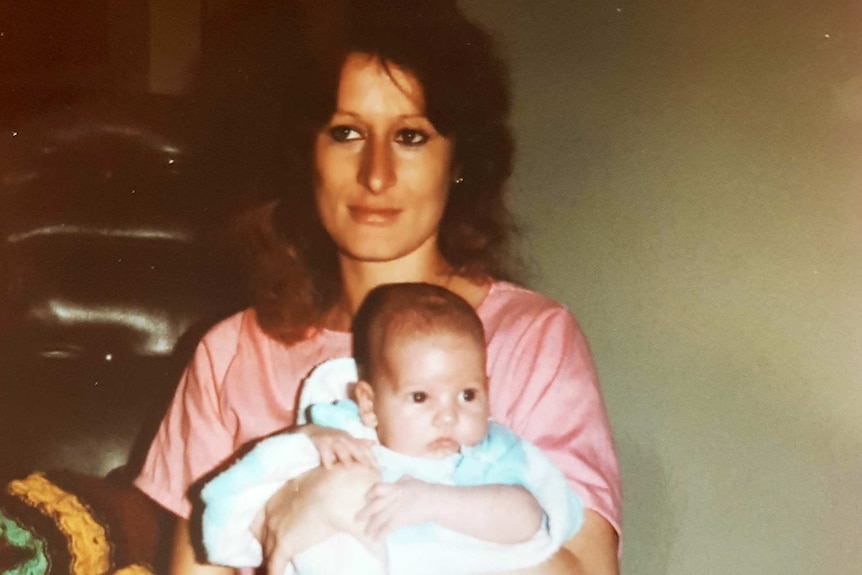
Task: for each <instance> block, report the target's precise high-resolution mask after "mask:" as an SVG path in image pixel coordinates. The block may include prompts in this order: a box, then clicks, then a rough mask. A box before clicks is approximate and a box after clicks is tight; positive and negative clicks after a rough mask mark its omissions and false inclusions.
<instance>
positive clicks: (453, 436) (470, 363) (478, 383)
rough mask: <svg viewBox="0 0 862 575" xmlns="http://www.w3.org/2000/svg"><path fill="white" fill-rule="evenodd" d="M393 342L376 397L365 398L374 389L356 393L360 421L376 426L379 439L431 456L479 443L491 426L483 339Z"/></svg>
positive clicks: (410, 452) (393, 446)
mask: <svg viewBox="0 0 862 575" xmlns="http://www.w3.org/2000/svg"><path fill="white" fill-rule="evenodd" d="M390 342H391V340H390ZM392 344H393V345H391V346H389V347H390V349H387V350H386V351H385V352H384V354H383V361H382V363H383V365H381V369H379V370H378V372H379V373H378V377H377V380H376V381H375V382H374V386H373V392H372V393H373V398H370V399H369V398H367V395H369V393H368V390H370V387H365V389H366V393H362V394H358V395H359V397H358V399H359V406H360V410H361V412H362V418H363V419H362V420H363V422H364V423H365V424H366V425H370V426H372V427H376V428H377V435H378V437H379V439H380V443H381V444H383V445H384V446H386V447H388V448H389V449H391V450H393V451H397V452H399V453H403V454H405V455H413V456H418V457H428V458H433V459H440V458H444V457H447V456H449V455H452V454H453V453H457V452H458V451H459V450H460V449H461V446H462V445H467V446H470V445H475V444H477V443H479V442H480V441H481V440H482V438H483V437H484V436H485V433H486V432H487V430H488V381H487V376H486V374H485V350H484V342H482V343H480V342H476V341H475V340H474V339H473V338H470V337H468V336H465V335H461V334H453V333H440V334H429V335H423V336H421V337H417V338H412V339H411V338H399V339H398V340H397V341H395V342H392ZM366 385H367V384H366ZM357 392H359V389H357ZM363 396H366V398H365V399H363Z"/></svg>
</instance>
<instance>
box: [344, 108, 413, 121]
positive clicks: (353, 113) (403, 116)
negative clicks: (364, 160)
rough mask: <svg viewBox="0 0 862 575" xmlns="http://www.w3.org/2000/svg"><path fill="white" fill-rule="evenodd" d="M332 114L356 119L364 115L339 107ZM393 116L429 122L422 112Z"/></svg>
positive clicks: (400, 118)
mask: <svg viewBox="0 0 862 575" xmlns="http://www.w3.org/2000/svg"><path fill="white" fill-rule="evenodd" d="M332 115H333V116H350V117H351V118H357V119H361V118H363V117H364V116H363V115H362V114H358V113H356V112H351V111H349V110H339V109H336V110H335V111H334V112H333V113H332ZM394 117H395V118H397V119H399V120H425V121H428V122H430V120H429V119H428V116H426V115H425V114H422V113H416V114H399V115H397V116H394Z"/></svg>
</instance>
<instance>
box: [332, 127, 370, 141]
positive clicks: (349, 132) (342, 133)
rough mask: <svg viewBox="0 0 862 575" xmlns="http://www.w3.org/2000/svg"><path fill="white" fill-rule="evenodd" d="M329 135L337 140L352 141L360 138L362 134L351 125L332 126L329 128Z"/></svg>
mask: <svg viewBox="0 0 862 575" xmlns="http://www.w3.org/2000/svg"><path fill="white" fill-rule="evenodd" d="M327 132H328V133H329V137H330V138H332V140H333V141H336V142H352V141H353V140H358V139H360V138H361V137H362V135H361V134H360V133H359V132H358V131H357V130H354V129H353V128H351V127H350V126H332V127H331V128H329V129H328V130H327Z"/></svg>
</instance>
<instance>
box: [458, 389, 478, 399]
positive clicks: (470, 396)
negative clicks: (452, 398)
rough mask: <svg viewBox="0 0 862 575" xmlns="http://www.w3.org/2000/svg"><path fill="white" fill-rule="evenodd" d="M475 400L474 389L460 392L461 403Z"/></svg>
mask: <svg viewBox="0 0 862 575" xmlns="http://www.w3.org/2000/svg"><path fill="white" fill-rule="evenodd" d="M475 399H476V390H475V389H465V390H464V391H462V392H461V401H474V400H475Z"/></svg>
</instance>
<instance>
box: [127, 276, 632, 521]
mask: <svg viewBox="0 0 862 575" xmlns="http://www.w3.org/2000/svg"><path fill="white" fill-rule="evenodd" d="M477 312H478V314H479V317H480V318H481V320H482V323H483V325H484V326H485V334H486V337H487V340H488V375H489V379H490V403H491V406H490V407H491V417H492V418H493V419H495V420H496V421H498V422H500V423H503V424H504V425H506V426H508V427H509V428H510V429H512V430H513V431H514V432H515V433H516V434H518V435H520V436H521V437H523V438H524V439H526V440H528V441H531V442H532V443H534V444H535V445H537V446H538V447H539V448H541V449H542V450H543V451H544V453H545V454H546V455H547V456H548V458H549V459H550V460H551V461H552V462H553V463H554V464H556V465H557V466H558V467H559V468H560V469H561V470H562V472H563V474H564V475H565V476H566V478H567V479H568V481H569V483H570V484H571V486H572V488H573V489H574V490H575V492H576V493H577V494H578V495H580V497H581V498H582V500H583V502H584V505H585V506H586V507H587V508H590V509H593V510H595V511H597V512H598V513H600V514H601V515H602V516H604V517H605V518H606V519H607V520H608V521H609V522H610V523H611V524H612V525H613V526H614V528H615V529H616V530H617V532H618V533H619V532H620V501H621V495H620V482H619V470H618V468H617V460H616V455H615V453H614V446H613V440H612V438H611V432H610V427H609V425H608V420H607V416H606V414H605V407H604V403H603V402H602V397H601V392H600V390H599V387H598V383H597V381H596V374H595V369H594V368H593V364H592V360H591V358H590V353H589V349H588V348H587V343H586V340H585V339H584V336H583V335H582V334H581V332H580V330H579V329H578V327H577V325H576V324H575V321H574V319H573V318H572V316H571V314H569V312H568V311H567V310H566V309H565V308H563V307H562V306H561V305H560V304H558V303H556V302H554V301H552V300H550V299H548V298H546V297H543V296H541V295H539V294H537V293H535V292H531V291H529V290H526V289H523V288H520V287H517V286H514V285H512V284H508V283H504V282H496V283H494V284H493V285H492V286H491V289H490V291H489V293H488V295H487V296H486V298H485V300H484V301H483V302H482V304H481V305H480V306H479V308H478V309H477ZM350 354H351V338H350V334H349V333H344V332H335V331H328V330H323V331H321V332H320V333H319V334H318V335H316V336H315V337H313V338H311V339H308V340H304V341H301V342H299V343H297V344H294V345H292V346H289V347H288V346H286V345H284V344H282V343H280V342H278V341H277V340H275V339H273V338H271V337H269V336H268V335H266V334H265V333H264V332H263V331H262V330H261V328H260V326H259V325H258V323H257V320H256V317H255V313H254V311H253V310H246V311H244V312H241V313H238V314H236V315H234V316H232V317H230V318H228V319H226V320H224V321H222V322H221V323H219V324H218V325H216V326H215V327H214V328H213V329H212V330H210V331H209V333H207V334H206V335H205V336H204V338H203V339H202V340H201V342H200V343H199V344H198V347H197V350H196V352H195V355H194V357H193V358H192V361H191V363H190V364H189V366H188V367H187V368H186V371H185V373H184V374H183V376H182V379H181V380H180V383H179V386H178V387H177V391H176V395H175V396H174V399H173V402H172V403H171V405H170V407H169V408H168V412H167V414H166V415H165V418H164V420H163V421H162V424H161V427H160V428H159V430H158V432H157V434H156V437H155V439H154V440H153V443H152V445H151V447H150V450H149V453H148V455H147V459H146V462H145V463H144V467H143V469H142V470H141V474H140V475H139V476H138V478H137V479H136V480H135V484H136V485H137V486H138V487H139V488H140V489H141V490H142V491H144V492H145V493H146V494H147V495H149V496H150V497H152V498H153V499H154V500H155V501H156V502H158V503H159V504H160V505H162V506H164V507H165V508H167V509H168V510H170V511H172V512H173V513H175V514H177V515H180V516H183V517H188V516H189V515H190V513H191V504H190V503H189V500H188V498H187V497H186V493H187V491H188V489H189V487H190V486H191V485H192V483H194V482H195V481H197V480H198V479H200V478H201V477H202V476H203V475H205V474H207V473H208V472H210V471H212V470H213V468H215V467H216V466H217V465H219V464H221V463H223V462H224V461H225V460H226V459H228V458H229V457H230V456H231V455H232V454H233V453H234V452H235V451H236V450H237V449H238V448H239V447H240V446H242V445H243V444H245V443H247V442H249V441H253V440H255V439H259V438H261V437H262V436H265V435H269V434H271V433H273V432H275V431H278V430H281V429H283V428H285V427H288V426H290V425H292V424H293V423H294V419H295V409H296V403H297V396H298V391H299V386H300V383H301V382H302V380H303V379H304V378H305V377H306V376H307V375H308V373H309V372H310V371H311V370H312V368H314V367H315V366H316V365H318V364H320V363H321V362H323V361H325V360H327V359H331V358H334V357H342V356H349V355H350Z"/></svg>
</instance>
